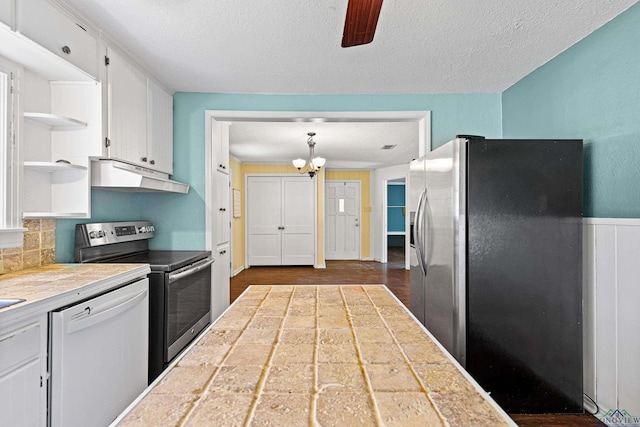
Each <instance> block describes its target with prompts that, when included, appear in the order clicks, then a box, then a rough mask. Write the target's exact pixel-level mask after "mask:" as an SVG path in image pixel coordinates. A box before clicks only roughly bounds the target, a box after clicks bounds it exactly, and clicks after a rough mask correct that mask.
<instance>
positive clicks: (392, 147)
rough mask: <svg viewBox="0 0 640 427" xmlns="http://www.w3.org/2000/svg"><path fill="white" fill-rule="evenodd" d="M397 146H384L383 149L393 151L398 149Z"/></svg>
mask: <svg viewBox="0 0 640 427" xmlns="http://www.w3.org/2000/svg"><path fill="white" fill-rule="evenodd" d="M396 146H397V144H394V145H383V146H382V149H383V150H393V149H394V148H396Z"/></svg>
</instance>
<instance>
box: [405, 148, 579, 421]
mask: <svg viewBox="0 0 640 427" xmlns="http://www.w3.org/2000/svg"><path fill="white" fill-rule="evenodd" d="M409 199H410V204H409V206H410V219H411V228H412V235H411V237H412V238H411V289H410V292H411V295H410V309H411V311H412V312H413V313H414V315H415V316H416V317H417V318H418V319H419V320H420V321H421V322H423V323H424V325H425V326H426V328H427V329H428V330H429V331H430V332H431V333H432V334H433V335H434V336H435V337H436V338H437V339H438V340H439V341H440V343H441V344H442V345H443V346H444V347H445V348H446V349H447V350H448V351H449V352H450V353H451V354H452V355H453V356H454V357H455V358H456V359H457V360H458V361H459V362H460V363H461V364H462V365H463V366H464V367H465V368H466V369H467V371H469V373H470V374H471V375H472V376H473V377H474V378H475V379H476V380H477V381H478V383H479V384H480V385H481V386H482V387H483V388H484V389H485V390H487V391H488V392H490V393H491V396H492V397H493V398H494V399H495V400H496V402H498V404H500V405H501V406H502V407H503V408H504V409H505V410H506V411H507V412H510V413H552V412H553V413H563V412H564V413H567V412H569V413H571V412H576V413H577V412H582V399H583V397H582V141H581V140H493V139H480V138H478V139H474V138H457V139H455V140H453V141H450V142H448V143H446V144H444V145H443V146H440V147H438V148H437V149H435V150H433V151H431V152H430V153H428V154H427V155H426V156H424V157H422V158H419V159H417V160H415V161H413V162H412V163H411V165H410V177H409Z"/></svg>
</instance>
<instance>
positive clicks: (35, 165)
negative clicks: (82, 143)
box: [24, 162, 87, 172]
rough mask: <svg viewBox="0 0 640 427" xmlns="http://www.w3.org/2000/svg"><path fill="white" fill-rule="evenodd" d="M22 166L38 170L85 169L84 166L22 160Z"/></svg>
mask: <svg viewBox="0 0 640 427" xmlns="http://www.w3.org/2000/svg"><path fill="white" fill-rule="evenodd" d="M24 167H25V169H31V170H35V171H39V172H58V171H70V170H87V167H86V166H81V165H71V164H68V163H58V162H24Z"/></svg>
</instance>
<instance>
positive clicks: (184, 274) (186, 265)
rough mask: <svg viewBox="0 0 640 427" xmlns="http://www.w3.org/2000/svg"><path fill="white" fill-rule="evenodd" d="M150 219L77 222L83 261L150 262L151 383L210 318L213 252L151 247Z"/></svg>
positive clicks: (79, 256)
mask: <svg viewBox="0 0 640 427" xmlns="http://www.w3.org/2000/svg"><path fill="white" fill-rule="evenodd" d="M154 231H155V227H154V226H153V225H151V223H150V222H149V221H127V222H103V223H92V224H78V225H76V242H75V260H76V262H80V263H92V262H99V263H142V264H149V266H150V268H151V274H150V275H149V383H151V382H152V381H153V380H154V379H155V378H156V377H157V376H158V375H159V374H160V373H161V372H162V371H163V370H164V369H165V368H166V367H167V365H168V364H169V362H171V360H172V359H173V358H174V357H175V356H176V355H177V354H178V353H179V352H180V351H181V350H182V349H184V348H185V347H186V345H187V344H188V343H189V342H191V341H192V340H193V339H194V338H195V337H196V336H197V335H198V334H199V333H200V332H201V331H202V330H203V329H204V328H205V327H206V326H207V325H208V324H209V323H210V321H211V264H212V263H213V258H212V256H211V252H210V251H183V250H179V251H170V250H149V244H148V240H149V239H150V238H152V237H153V235H154Z"/></svg>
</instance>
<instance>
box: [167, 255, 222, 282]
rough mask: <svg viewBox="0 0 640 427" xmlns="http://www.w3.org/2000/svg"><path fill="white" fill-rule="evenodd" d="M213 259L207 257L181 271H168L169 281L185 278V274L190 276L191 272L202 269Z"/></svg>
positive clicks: (211, 262) (194, 272)
mask: <svg viewBox="0 0 640 427" xmlns="http://www.w3.org/2000/svg"><path fill="white" fill-rule="evenodd" d="M213 261H214V260H213V258H207V259H205V260H204V261H203V262H201V263H199V264H195V265H194V266H193V267H192V268H190V269H188V270H185V271H181V272H180V273H170V274H169V283H173V282H175V281H176V280H180V279H182V278H185V277H187V276H191V275H192V274H196V273H197V272H198V271H200V270H204V269H205V268H207V267H209V266H210V265H211V264H213Z"/></svg>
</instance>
